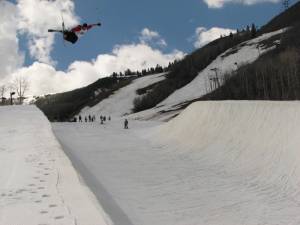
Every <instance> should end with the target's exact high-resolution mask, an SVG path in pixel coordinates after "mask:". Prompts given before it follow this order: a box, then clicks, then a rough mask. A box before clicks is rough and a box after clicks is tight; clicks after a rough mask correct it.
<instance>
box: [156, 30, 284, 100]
mask: <svg viewBox="0 0 300 225" xmlns="http://www.w3.org/2000/svg"><path fill="white" fill-rule="evenodd" d="M283 31H284V30H279V31H275V32H271V33H267V34H263V35H262V36H259V37H257V38H255V39H252V40H250V41H246V42H243V43H241V44H239V45H238V46H236V47H234V48H230V49H229V50H227V51H226V52H224V53H223V54H221V55H220V56H218V57H217V58H216V59H215V60H214V61H213V62H212V63H211V64H210V65H208V66H207V67H206V68H205V69H204V70H202V71H201V72H200V73H199V74H198V76H197V77H196V78H195V79H194V80H193V81H192V82H190V83H189V84H187V85H186V86H185V87H183V88H181V89H179V90H177V91H175V92H174V93H173V94H172V95H170V96H169V97H168V98H167V99H165V100H164V101H163V102H161V103H160V104H159V105H169V106H171V105H172V106H173V105H176V104H180V103H183V102H185V101H189V100H193V99H196V98H199V97H201V96H202V95H204V94H206V93H207V92H208V91H210V90H209V89H210V80H209V79H210V78H214V77H216V72H215V70H216V71H217V74H218V77H219V79H220V82H221V81H222V76H223V75H224V74H225V73H227V72H232V71H234V70H236V69H237V67H238V66H240V65H243V64H250V63H252V62H254V61H255V60H256V59H257V58H258V57H259V56H260V55H261V54H263V53H265V52H266V51H268V50H270V49H272V48H274V47H275V43H274V45H273V46H272V47H269V48H264V46H263V45H261V42H262V41H264V40H267V39H269V38H270V37H272V36H274V35H277V34H280V33H282V32H283ZM227 54H229V55H227Z"/></svg>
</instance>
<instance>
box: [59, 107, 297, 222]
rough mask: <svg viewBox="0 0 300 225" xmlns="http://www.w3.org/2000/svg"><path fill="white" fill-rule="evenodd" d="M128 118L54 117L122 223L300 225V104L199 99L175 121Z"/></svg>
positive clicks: (79, 167)
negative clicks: (67, 120) (103, 121)
mask: <svg viewBox="0 0 300 225" xmlns="http://www.w3.org/2000/svg"><path fill="white" fill-rule="evenodd" d="M122 122H123V120H113V121H110V122H107V123H106V124H104V125H101V124H99V123H56V124H53V128H54V131H55V134H56V135H57V137H58V138H59V140H60V142H61V143H62V144H63V146H64V149H65V150H66V151H67V153H68V155H69V156H70V158H71V159H72V161H73V162H74V161H79V163H77V164H75V167H76V168H77V170H78V171H79V172H80V173H81V174H82V175H83V177H84V179H85V180H86V182H87V184H88V185H89V186H90V187H91V189H92V190H93V191H94V193H95V195H97V197H98V199H99V201H100V202H101V205H102V206H103V208H104V210H105V211H106V213H108V214H109V216H110V217H111V220H112V221H113V223H114V224H122V225H153V224H155V225H219V224H222V225H240V224H247V225H261V224H268V225H275V224H276V225H277V224H290V225H296V224H300V214H299V212H300V191H299V190H300V179H299V177H300V161H299V155H300V150H299V145H300V103H299V102H267V101H260V102H256V101H253V102H251V101H235V102H234V101H224V102H197V103H194V104H192V105H191V106H189V107H188V108H187V109H186V110H184V111H183V112H182V113H181V114H180V115H179V116H178V117H176V118H175V119H173V120H171V121H170V122H168V123H162V124H161V123H159V124H157V122H156V123H153V122H150V121H148V122H145V121H129V129H128V130H125V129H123V128H122V126H123V124H122ZM87 171H88V172H87Z"/></svg>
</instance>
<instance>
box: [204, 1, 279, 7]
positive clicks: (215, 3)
mask: <svg viewBox="0 0 300 225" xmlns="http://www.w3.org/2000/svg"><path fill="white" fill-rule="evenodd" d="M204 2H205V3H206V4H207V5H208V7H209V8H222V7H223V6H224V5H225V4H229V3H234V4H244V5H254V4H258V3H263V2H270V3H278V2H280V0H204Z"/></svg>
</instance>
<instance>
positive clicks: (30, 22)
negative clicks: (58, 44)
mask: <svg viewBox="0 0 300 225" xmlns="http://www.w3.org/2000/svg"><path fill="white" fill-rule="evenodd" d="M16 6H17V9H18V15H19V18H18V21H19V23H18V29H19V31H20V32H21V33H22V34H26V35H27V37H28V40H29V41H28V48H29V52H30V55H31V56H32V57H33V58H34V59H36V60H37V61H40V62H45V63H49V64H55V61H54V60H53V59H52V58H51V56H50V53H51V50H52V46H53V43H54V34H53V33H48V29H49V28H61V27H60V26H61V23H62V19H61V13H62V15H63V18H64V21H65V24H67V25H69V26H73V25H75V24H76V23H78V21H79V18H78V17H76V15H75V12H74V9H75V5H74V2H73V1H72V0H52V1H45V0H18V1H17V5H16Z"/></svg>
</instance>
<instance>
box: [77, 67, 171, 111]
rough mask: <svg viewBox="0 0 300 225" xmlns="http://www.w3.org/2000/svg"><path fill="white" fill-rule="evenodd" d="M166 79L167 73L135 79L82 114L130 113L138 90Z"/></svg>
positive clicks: (85, 109)
mask: <svg viewBox="0 0 300 225" xmlns="http://www.w3.org/2000/svg"><path fill="white" fill-rule="evenodd" d="M163 79H165V73H160V74H155V75H148V76H145V77H141V78H138V79H136V80H134V81H133V82H132V83H131V84H129V85H127V86H126V87H123V88H121V89H120V90H118V91H116V93H114V94H113V95H111V96H109V98H107V99H104V100H103V101H101V102H100V103H98V104H97V105H95V106H93V107H91V108H88V107H86V108H84V109H83V110H81V112H80V113H79V114H80V115H83V116H87V115H106V116H109V115H110V116H114V117H115V116H118V117H119V116H123V115H125V114H130V113H131V112H132V109H133V101H134V99H135V98H136V97H138V95H137V93H136V91H137V90H138V89H140V88H144V87H147V86H149V85H151V84H154V83H157V82H159V81H161V80H163Z"/></svg>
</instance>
